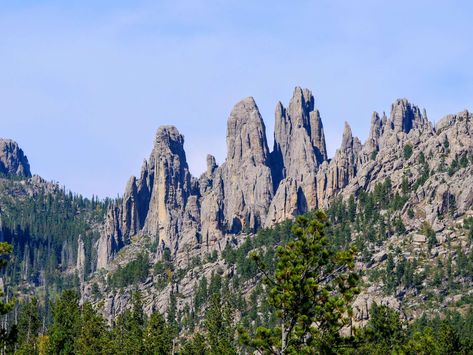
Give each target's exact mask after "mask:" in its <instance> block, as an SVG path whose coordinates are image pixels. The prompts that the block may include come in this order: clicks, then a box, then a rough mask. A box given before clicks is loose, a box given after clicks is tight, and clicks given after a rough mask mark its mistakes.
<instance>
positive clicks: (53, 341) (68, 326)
mask: <svg viewBox="0 0 473 355" xmlns="http://www.w3.org/2000/svg"><path fill="white" fill-rule="evenodd" d="M52 313H53V324H52V325H51V327H50V329H49V339H48V347H47V349H48V351H47V352H48V354H61V355H62V354H64V355H65V354H75V353H77V339H78V338H79V335H80V325H81V314H80V308H79V298H78V296H77V293H76V292H75V291H72V290H66V291H64V292H63V293H62V295H61V297H60V298H59V299H58V300H57V302H56V303H55V304H54V305H53V309H52Z"/></svg>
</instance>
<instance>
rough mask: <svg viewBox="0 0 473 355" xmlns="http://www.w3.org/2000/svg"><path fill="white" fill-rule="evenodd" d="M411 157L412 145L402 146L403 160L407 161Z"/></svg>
mask: <svg viewBox="0 0 473 355" xmlns="http://www.w3.org/2000/svg"><path fill="white" fill-rule="evenodd" d="M411 156H412V145H411V144H406V145H405V146H404V159H406V160H408V159H409V158H410V157H411Z"/></svg>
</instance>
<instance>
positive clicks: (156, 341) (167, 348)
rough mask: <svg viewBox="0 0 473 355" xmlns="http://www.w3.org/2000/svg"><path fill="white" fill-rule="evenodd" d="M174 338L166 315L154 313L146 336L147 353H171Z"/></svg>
mask: <svg viewBox="0 0 473 355" xmlns="http://www.w3.org/2000/svg"><path fill="white" fill-rule="evenodd" d="M172 345H173V339H172V335H171V332H170V329H169V327H168V325H167V324H166V320H165V319H164V316H163V315H162V314H161V313H159V312H156V313H153V314H152V315H151V317H150V319H149V321H148V326H147V327H146V332H145V336H144V349H145V353H146V354H155V355H164V354H171V351H172Z"/></svg>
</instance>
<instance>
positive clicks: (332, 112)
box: [0, 0, 473, 197]
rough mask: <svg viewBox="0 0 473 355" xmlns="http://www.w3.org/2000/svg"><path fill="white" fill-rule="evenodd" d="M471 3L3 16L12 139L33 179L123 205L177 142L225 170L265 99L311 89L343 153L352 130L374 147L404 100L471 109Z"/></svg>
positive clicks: (1, 73)
mask: <svg viewBox="0 0 473 355" xmlns="http://www.w3.org/2000/svg"><path fill="white" fill-rule="evenodd" d="M472 13H473V2H471V1H447V0H445V1H436V0H430V1H424V0H419V1H413V0H411V1H404V0H398V1H390V2H388V1H374V0H373V1H337V0H327V1H302V0H293V1H274V0H273V1H246V0H240V1H233V0H220V1H198V0H196V1H129V2H127V1H100V2H97V1H67V2H65V1H52V0H51V1H18V2H12V1H9V2H6V1H1V0H0V136H3V137H8V138H12V139H15V140H17V141H18V142H19V143H20V145H21V147H22V148H23V149H24V151H25V152H26V154H27V155H28V157H29V160H30V163H31V166H32V170H33V172H34V173H36V174H39V175H41V176H43V177H44V178H46V179H48V180H54V181H59V182H60V183H61V185H65V186H66V187H67V188H68V189H71V190H72V191H75V192H79V193H82V194H84V195H86V196H91V195H92V194H96V195H99V196H101V197H105V196H116V195H117V194H121V193H122V192H123V190H124V187H125V184H126V181H127V179H128V178H129V176H131V175H136V174H138V173H139V169H140V166H141V163H142V161H143V159H144V158H147V157H148V156H149V153H150V151H151V148H152V143H153V138H154V134H155V132H156V129H157V128H158V127H159V126H160V125H162V124H173V125H175V126H177V128H178V129H179V130H180V132H181V133H183V134H184V136H185V141H186V143H185V145H186V152H187V157H188V161H189V165H190V168H191V171H192V173H193V174H194V175H199V174H200V173H201V172H202V171H203V170H204V168H205V156H206V154H207V153H212V154H214V155H215V156H216V157H217V161H218V162H219V163H221V162H222V161H223V160H224V158H225V155H226V145H225V136H226V120H227V117H228V114H229V112H230V110H231V108H232V106H233V105H234V104H235V103H236V102H237V101H238V100H239V99H241V98H243V97H246V96H253V97H254V98H255V100H256V102H257V104H258V106H259V107H260V110H261V112H262V115H263V118H264V120H265V123H266V127H267V135H268V138H269V140H270V141H271V142H272V135H273V124H274V122H273V121H274V107H275V104H276V102H277V101H278V100H281V101H282V102H283V103H284V104H287V102H288V100H289V99H290V96H291V94H292V91H293V88H294V86H296V85H299V86H303V87H308V88H310V89H311V90H312V91H313V93H314V95H315V97H316V105H317V107H318V108H319V109H320V111H321V114H322V119H323V121H324V126H325V133H326V137H327V144H328V148H329V152H330V153H331V154H333V153H334V151H335V149H336V148H337V147H338V146H339V144H340V141H341V134H342V130H343V124H344V121H348V122H349V123H350V124H351V126H352V129H353V131H354V133H355V134H356V135H358V136H359V137H360V138H361V139H362V140H364V139H365V138H366V136H367V134H368V130H369V123H370V117H371V113H372V111H378V112H382V111H386V112H388V111H389V109H390V105H391V103H392V102H393V101H394V100H395V99H396V98H398V97H406V98H408V99H409V100H410V101H412V102H413V103H415V104H417V105H419V106H420V107H421V108H426V110H427V113H428V116H429V118H430V119H431V120H433V121H436V120H438V119H439V118H441V117H442V116H443V115H445V114H448V113H455V112H458V111H461V110H463V109H465V108H468V109H472V108H473V107H472V101H471V100H472V97H473V67H472V63H473V62H472V58H473V40H472V38H471V37H472V34H473V28H472V26H471V14H472Z"/></svg>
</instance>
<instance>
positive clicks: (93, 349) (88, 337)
mask: <svg viewBox="0 0 473 355" xmlns="http://www.w3.org/2000/svg"><path fill="white" fill-rule="evenodd" d="M81 311H82V312H81V329H80V334H79V339H78V344H77V352H78V353H79V354H102V353H103V352H104V350H105V348H106V345H107V341H106V333H107V326H106V324H105V320H104V319H103V317H102V316H101V315H100V314H98V313H97V311H96V310H95V309H94V308H93V307H92V305H91V304H90V303H88V302H87V303H85V304H84V305H83V306H82V310H81Z"/></svg>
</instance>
